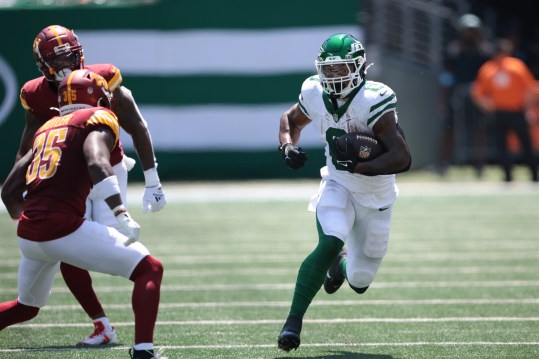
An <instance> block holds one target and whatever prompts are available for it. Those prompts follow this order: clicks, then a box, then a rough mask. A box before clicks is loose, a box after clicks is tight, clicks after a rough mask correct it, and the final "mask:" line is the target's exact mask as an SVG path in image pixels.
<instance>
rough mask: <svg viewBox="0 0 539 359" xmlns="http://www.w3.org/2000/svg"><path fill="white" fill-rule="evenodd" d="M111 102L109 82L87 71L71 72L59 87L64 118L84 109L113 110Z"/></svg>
mask: <svg viewBox="0 0 539 359" xmlns="http://www.w3.org/2000/svg"><path fill="white" fill-rule="evenodd" d="M111 102H112V94H111V92H110V91H109V86H108V84H107V80H105V79H104V78H103V77H102V76H100V75H98V74H96V73H95V72H93V71H90V70H87V69H81V70H75V71H73V72H71V73H70V74H69V75H67V77H65V78H64V79H63V80H62V82H60V85H59V87H58V106H59V107H60V115H62V116H63V115H66V114H68V113H70V112H73V111H75V110H80V109H82V108H90V107H97V106H102V107H107V108H111Z"/></svg>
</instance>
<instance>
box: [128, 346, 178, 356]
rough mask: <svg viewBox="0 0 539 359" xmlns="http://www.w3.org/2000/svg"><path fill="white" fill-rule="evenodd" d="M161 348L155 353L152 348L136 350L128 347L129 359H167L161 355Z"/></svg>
mask: <svg viewBox="0 0 539 359" xmlns="http://www.w3.org/2000/svg"><path fill="white" fill-rule="evenodd" d="M162 353H163V349H159V350H158V351H157V353H154V351H153V350H136V349H135V348H129V357H130V358H131V359H168V358H167V357H164V356H162V355H161V354H162Z"/></svg>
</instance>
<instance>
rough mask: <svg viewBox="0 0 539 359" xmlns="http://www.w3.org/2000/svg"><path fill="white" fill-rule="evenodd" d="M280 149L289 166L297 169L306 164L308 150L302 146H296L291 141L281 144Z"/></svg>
mask: <svg viewBox="0 0 539 359" xmlns="http://www.w3.org/2000/svg"><path fill="white" fill-rule="evenodd" d="M280 150H281V155H282V156H283V160H284V162H285V163H286V165H287V166H288V167H290V168H292V169H293V170H297V169H300V168H301V167H303V166H305V162H307V152H305V151H303V149H302V148H301V147H298V146H294V145H293V144H291V143H285V144H284V145H282V146H280Z"/></svg>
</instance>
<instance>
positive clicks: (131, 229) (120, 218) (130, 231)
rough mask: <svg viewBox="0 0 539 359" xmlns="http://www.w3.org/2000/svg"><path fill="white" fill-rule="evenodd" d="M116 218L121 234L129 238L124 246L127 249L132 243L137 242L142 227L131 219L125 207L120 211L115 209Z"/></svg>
mask: <svg viewBox="0 0 539 359" xmlns="http://www.w3.org/2000/svg"><path fill="white" fill-rule="evenodd" d="M114 216H115V217H116V221H117V222H118V226H119V227H120V229H121V232H122V233H123V234H125V235H126V236H127V241H125V242H124V245H125V246H126V247H127V246H128V245H130V244H131V243H134V242H136V241H137V240H138V236H139V234H140V225H139V224H138V223H137V222H135V220H134V219H133V218H131V216H130V215H129V213H128V212H127V210H126V209H125V208H123V207H122V208H120V209H118V210H116V208H115V211H114Z"/></svg>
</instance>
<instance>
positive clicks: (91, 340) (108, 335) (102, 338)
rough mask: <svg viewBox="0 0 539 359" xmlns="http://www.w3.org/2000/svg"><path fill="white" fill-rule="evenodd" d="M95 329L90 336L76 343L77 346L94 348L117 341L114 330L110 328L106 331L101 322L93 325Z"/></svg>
mask: <svg viewBox="0 0 539 359" xmlns="http://www.w3.org/2000/svg"><path fill="white" fill-rule="evenodd" d="M94 326H95V329H94V332H93V333H92V335H90V336H89V337H87V338H86V339H84V340H81V341H80V342H78V343H77V345H78V346H94V345H103V344H115V343H116V342H117V341H118V335H116V330H115V329H114V327H112V328H111V329H110V330H109V329H106V328H105V326H104V325H103V323H102V322H100V321H97V322H95V323H94Z"/></svg>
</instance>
